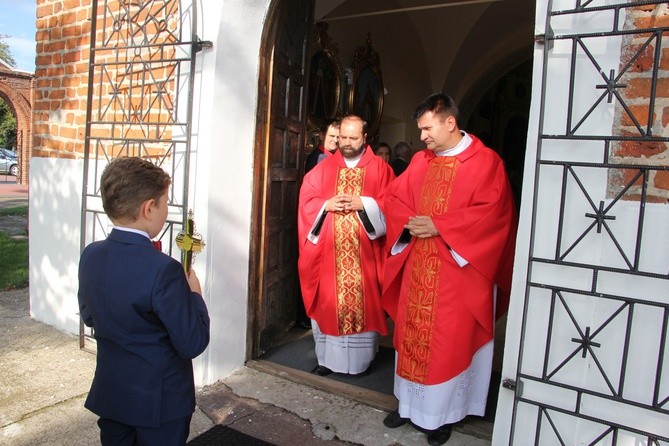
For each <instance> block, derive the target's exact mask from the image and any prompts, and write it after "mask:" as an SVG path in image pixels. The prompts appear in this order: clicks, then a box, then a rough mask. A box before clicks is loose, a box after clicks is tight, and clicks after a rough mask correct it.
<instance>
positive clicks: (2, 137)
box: [0, 34, 16, 149]
mask: <svg viewBox="0 0 669 446" xmlns="http://www.w3.org/2000/svg"><path fill="white" fill-rule="evenodd" d="M8 37H10V36H9V35H7V34H0V59H2V60H3V61H5V62H6V63H7V64H8V65H9V66H11V67H15V66H16V61H15V60H14V55H12V51H11V50H10V49H9V45H8V44H7V42H5V39H6V38H8ZM15 146H16V117H15V116H14V113H13V112H12V110H11V109H10V108H9V105H7V103H6V102H5V101H4V100H3V99H2V98H0V147H3V148H7V149H12V148H14V147H15Z"/></svg>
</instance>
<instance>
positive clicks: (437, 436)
mask: <svg viewBox="0 0 669 446" xmlns="http://www.w3.org/2000/svg"><path fill="white" fill-rule="evenodd" d="M452 427H453V425H452V424H444V425H443V426H441V427H439V428H437V429H434V430H431V431H428V433H427V444H429V445H432V446H439V445H442V444H444V443H446V442H447V441H448V439H449V438H451V429H452Z"/></svg>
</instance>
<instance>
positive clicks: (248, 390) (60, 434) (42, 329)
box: [0, 177, 490, 446]
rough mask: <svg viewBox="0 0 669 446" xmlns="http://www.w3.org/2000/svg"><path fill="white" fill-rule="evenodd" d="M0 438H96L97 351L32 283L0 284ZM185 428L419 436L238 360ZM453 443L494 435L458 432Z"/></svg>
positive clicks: (405, 441) (0, 190)
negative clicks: (45, 318) (40, 306)
mask: <svg viewBox="0 0 669 446" xmlns="http://www.w3.org/2000/svg"><path fill="white" fill-rule="evenodd" d="M2 179H3V178H2V177H0V207H4V206H15V205H18V204H25V203H27V198H28V188H27V187H25V186H17V185H16V184H14V183H12V182H9V181H5V182H3V181H2ZM0 339H2V340H3V341H2V342H1V343H0V445H2V446H4V445H8V446H9V445H12V446H29V445H30V446H38V445H44V446H46V445H49V446H59V445H62V446H84V445H95V444H99V442H98V429H97V426H96V424H95V421H96V417H95V416H94V415H93V414H92V413H90V412H88V411H87V410H86V409H84V407H83V402H84V400H85V398H86V394H87V391H88V387H89V385H90V382H91V379H92V376H93V371H94V368H95V357H94V356H93V355H92V354H91V353H87V352H85V351H82V350H80V349H79V346H78V339H77V337H76V336H73V335H71V334H67V333H64V332H62V331H59V330H57V329H55V328H53V327H51V326H48V325H45V324H42V323H40V322H37V321H35V320H33V319H32V318H31V317H30V309H29V290H28V289H27V288H26V289H21V290H10V291H4V292H0ZM197 401H198V408H197V410H196V412H195V414H194V417H193V422H192V424H191V438H192V437H194V436H196V435H198V434H200V433H201V432H204V431H206V430H207V429H209V428H210V427H212V426H213V425H214V424H223V425H229V426H231V427H233V428H235V429H237V430H239V431H241V432H244V433H247V434H249V435H251V436H253V437H256V438H260V439H262V440H264V441H267V442H269V443H272V444H275V445H281V446H283V445H285V446H293V445H295V444H300V445H303V446H337V445H370V446H386V445H387V446H402V445H404V446H418V445H420V446H424V445H426V444H427V442H426V440H425V434H422V433H420V432H417V431H416V430H415V429H413V428H412V427H410V426H408V425H406V426H403V427H400V428H398V429H387V428H385V427H384V426H383V424H382V420H383V418H384V416H385V413H384V412H381V411H379V410H377V409H374V408H372V407H369V406H366V405H364V404H360V403H357V402H354V401H351V400H349V399H347V398H343V397H340V396H338V395H333V394H329V393H326V392H322V391H319V390H316V389H313V388H311V387H308V386H306V385H302V384H297V383H294V382H291V381H288V380H286V379H283V378H280V377H277V376H274V375H270V374H267V373H263V372H260V371H257V370H254V369H250V368H248V367H243V368H241V369H240V370H238V371H237V372H236V373H234V374H232V375H231V376H229V377H227V378H226V379H224V380H222V381H220V382H218V383H216V384H214V385H212V386H209V387H205V388H202V389H199V390H198V393H197ZM447 444H448V445H449V446H483V445H489V444H490V443H489V442H487V441H484V440H480V439H477V438H474V437H469V436H466V435H462V434H461V433H458V432H454V434H453V437H452V438H451V440H449V442H448V443H447Z"/></svg>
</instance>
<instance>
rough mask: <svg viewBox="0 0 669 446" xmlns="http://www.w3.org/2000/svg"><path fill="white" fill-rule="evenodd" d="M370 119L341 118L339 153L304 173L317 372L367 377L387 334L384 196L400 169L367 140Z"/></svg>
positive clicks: (303, 218) (302, 224) (307, 291)
mask: <svg viewBox="0 0 669 446" xmlns="http://www.w3.org/2000/svg"><path fill="white" fill-rule="evenodd" d="M366 136H367V135H366V123H365V121H363V120H362V119H361V118H360V117H358V116H354V115H351V116H347V117H345V118H344V119H342V121H341V127H340V132H339V150H338V151H337V152H335V154H334V155H333V156H331V157H328V158H326V159H325V160H324V161H323V162H321V163H320V164H318V166H316V167H315V168H314V169H313V170H311V171H310V172H309V173H308V174H307V175H305V177H304V181H303V183H302V187H301V188H300V196H299V207H298V222H297V224H298V240H299V259H298V271H299V276H300V285H301V288H302V298H303V299H304V306H305V308H306V311H307V315H309V317H310V318H311V320H312V330H313V336H314V341H315V344H316V357H317V359H318V365H317V366H316V367H315V368H314V370H313V371H312V372H313V373H315V374H318V375H321V376H324V375H327V374H329V373H332V372H333V371H334V372H338V373H348V374H352V375H355V374H360V373H363V372H366V370H367V368H368V367H369V365H370V363H371V362H372V360H373V359H374V357H375V355H376V352H377V350H378V342H379V334H381V335H385V334H387V331H388V330H387V325H386V316H385V313H384V311H383V309H382V308H381V301H380V298H381V277H380V273H381V272H382V269H383V259H384V253H383V246H384V240H385V238H384V236H385V234H386V228H385V223H384V218H383V211H382V208H381V206H380V204H379V203H380V197H381V196H382V194H383V193H384V192H385V190H386V188H387V187H388V184H390V182H391V181H392V180H393V178H394V175H393V171H392V169H391V168H390V166H389V165H388V163H386V162H385V161H383V160H382V159H381V158H379V157H378V156H375V155H374V153H373V151H372V149H371V148H370V146H369V145H368V144H367V143H366Z"/></svg>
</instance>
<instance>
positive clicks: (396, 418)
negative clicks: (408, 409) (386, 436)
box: [383, 410, 409, 429]
mask: <svg viewBox="0 0 669 446" xmlns="http://www.w3.org/2000/svg"><path fill="white" fill-rule="evenodd" d="M407 421H409V419H408V418H402V417H400V413H399V411H397V410H393V411H392V412H390V413H389V414H388V415H387V416H386V417H385V418H384V419H383V425H384V426H385V427H389V428H391V429H395V428H396V427H400V426H402V425H403V424H405V423H406V422H407Z"/></svg>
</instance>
